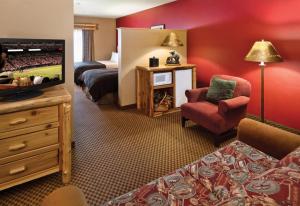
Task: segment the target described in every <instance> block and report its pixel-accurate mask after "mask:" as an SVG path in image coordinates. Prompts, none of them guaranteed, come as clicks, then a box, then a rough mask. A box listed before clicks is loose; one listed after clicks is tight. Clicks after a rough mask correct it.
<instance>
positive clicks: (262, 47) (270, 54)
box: [245, 40, 282, 122]
mask: <svg viewBox="0 0 300 206" xmlns="http://www.w3.org/2000/svg"><path fill="white" fill-rule="evenodd" d="M245 60H246V61H251V62H260V64H259V65H260V68H261V103H260V108H261V109H260V118H261V121H262V122H265V111H264V96H265V94H264V87H265V86H264V81H265V77H264V69H265V62H281V61H282V57H281V56H280V55H279V54H278V52H277V50H276V49H275V47H274V46H273V44H272V43H271V42H269V41H264V40H262V41H257V42H255V43H254V45H253V46H252V48H251V50H250V51H249V52H248V54H247V56H246V57H245Z"/></svg>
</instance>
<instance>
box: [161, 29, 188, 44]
mask: <svg viewBox="0 0 300 206" xmlns="http://www.w3.org/2000/svg"><path fill="white" fill-rule="evenodd" d="M161 46H168V47H179V46H183V43H182V42H181V41H180V39H179V38H178V36H177V34H175V33H174V32H171V33H170V34H169V35H168V36H167V37H166V38H165V40H164V42H163V43H162V44H161Z"/></svg>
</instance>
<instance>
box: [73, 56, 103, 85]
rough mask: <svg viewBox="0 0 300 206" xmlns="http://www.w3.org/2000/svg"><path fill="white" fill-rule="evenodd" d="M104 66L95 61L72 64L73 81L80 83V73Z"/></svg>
mask: <svg viewBox="0 0 300 206" xmlns="http://www.w3.org/2000/svg"><path fill="white" fill-rule="evenodd" d="M103 68H106V66H105V64H102V63H100V62H96V61H84V62H77V63H75V64H74V82H75V84H77V85H82V83H83V82H82V81H81V75H82V74H83V73H84V72H85V71H88V70H94V69H103Z"/></svg>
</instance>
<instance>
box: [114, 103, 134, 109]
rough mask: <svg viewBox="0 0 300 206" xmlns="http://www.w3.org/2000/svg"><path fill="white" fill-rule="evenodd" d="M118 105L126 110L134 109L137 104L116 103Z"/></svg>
mask: <svg viewBox="0 0 300 206" xmlns="http://www.w3.org/2000/svg"><path fill="white" fill-rule="evenodd" d="M118 107H119V109H121V110H127V109H136V107H137V105H136V104H129V105H126V106H121V105H118Z"/></svg>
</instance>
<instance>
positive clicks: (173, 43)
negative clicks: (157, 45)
mask: <svg viewBox="0 0 300 206" xmlns="http://www.w3.org/2000/svg"><path fill="white" fill-rule="evenodd" d="M161 46H165V47H179V46H183V43H182V42H181V41H180V39H179V38H178V36H177V34H176V33H174V32H171V33H170V34H169V35H168V36H167V37H166V38H165V40H164V41H163V43H162V44H161ZM170 54H171V56H169V57H168V58H167V61H166V65H180V61H179V59H180V57H179V55H178V54H177V53H176V51H174V50H173V51H171V52H170Z"/></svg>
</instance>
